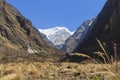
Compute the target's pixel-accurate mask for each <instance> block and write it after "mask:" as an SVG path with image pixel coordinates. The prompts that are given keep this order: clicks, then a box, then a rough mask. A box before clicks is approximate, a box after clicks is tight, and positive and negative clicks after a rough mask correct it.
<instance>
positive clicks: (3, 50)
mask: <svg viewBox="0 0 120 80" xmlns="http://www.w3.org/2000/svg"><path fill="white" fill-rule="evenodd" d="M55 53H56V51H55V50H54V49H52V48H50V47H48V46H47V45H46V43H45V42H44V41H43V40H42V38H41V36H40V34H39V32H38V31H37V30H36V29H35V28H34V27H33V26H32V23H31V22H30V21H29V20H28V19H26V18H25V17H24V16H22V15H21V14H20V13H19V12H18V11H17V9H15V8H14V7H13V6H11V5H9V4H8V3H6V1H5V0H0V61H6V62H8V61H17V60H18V61H19V60H24V59H26V60H28V59H29V60H36V61H37V60H40V59H41V60H42V58H44V60H45V59H47V57H48V56H49V57H51V55H54V54H55ZM36 55H37V56H36Z"/></svg>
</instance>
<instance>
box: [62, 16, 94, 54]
mask: <svg viewBox="0 0 120 80" xmlns="http://www.w3.org/2000/svg"><path fill="white" fill-rule="evenodd" d="M94 20H95V18H93V19H90V20H87V21H85V22H84V23H83V24H82V25H81V26H80V27H78V29H77V30H76V31H75V32H74V34H73V35H72V36H70V37H69V38H68V39H67V40H66V42H65V44H64V46H63V47H62V50H64V51H66V52H69V53H70V52H72V51H73V50H74V49H75V47H77V45H78V44H79V43H80V41H81V40H82V38H84V36H85V35H86V32H87V31H88V29H89V27H90V26H91V24H92V23H93V21H94Z"/></svg>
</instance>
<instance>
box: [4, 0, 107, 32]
mask: <svg viewBox="0 0 120 80" xmlns="http://www.w3.org/2000/svg"><path fill="white" fill-rule="evenodd" d="M6 1H7V2H9V3H10V4H12V5H13V6H15V7H16V8H17V9H18V10H19V11H20V12H21V13H22V14H23V15H24V16H25V17H26V18H28V19H29V20H30V21H32V23H33V25H34V26H35V27H36V28H38V29H39V28H42V29H45V28H50V27H55V26H65V27H67V28H69V29H70V30H71V31H73V30H76V29H77V28H78V27H79V26H80V25H81V24H82V23H83V22H84V21H85V20H87V19H91V18H92V17H95V16H97V14H98V13H99V12H100V11H101V9H102V8H103V5H104V3H105V2H106V0H6Z"/></svg>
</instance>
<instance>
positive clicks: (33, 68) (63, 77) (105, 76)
mask: <svg viewBox="0 0 120 80" xmlns="http://www.w3.org/2000/svg"><path fill="white" fill-rule="evenodd" d="M0 80H120V63H119V62H118V63H117V65H116V64H93V63H89V64H79V63H67V62H66V63H51V62H24V63H7V64H0Z"/></svg>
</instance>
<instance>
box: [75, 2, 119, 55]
mask: <svg viewBox="0 0 120 80" xmlns="http://www.w3.org/2000/svg"><path fill="white" fill-rule="evenodd" d="M91 27H92V29H90V30H89V31H88V33H87V34H88V35H86V36H85V37H84V39H83V41H82V42H80V43H79V44H78V46H77V47H76V49H74V51H73V52H80V53H84V54H87V55H89V56H92V57H94V56H95V55H94V54H93V53H94V52H98V51H101V52H104V51H103V49H102V48H101V47H100V44H98V42H101V44H102V45H103V47H104V49H105V50H106V52H107V54H112V55H114V53H115V52H114V51H115V50H114V49H113V47H116V50H117V53H119V52H120V34H119V33H120V0H107V2H106V4H105V6H104V8H103V9H102V11H101V13H100V14H99V15H98V17H97V20H96V21H95V22H94V23H93V24H92V25H91ZM96 38H97V40H98V41H97V40H96ZM114 44H115V45H114Z"/></svg>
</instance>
